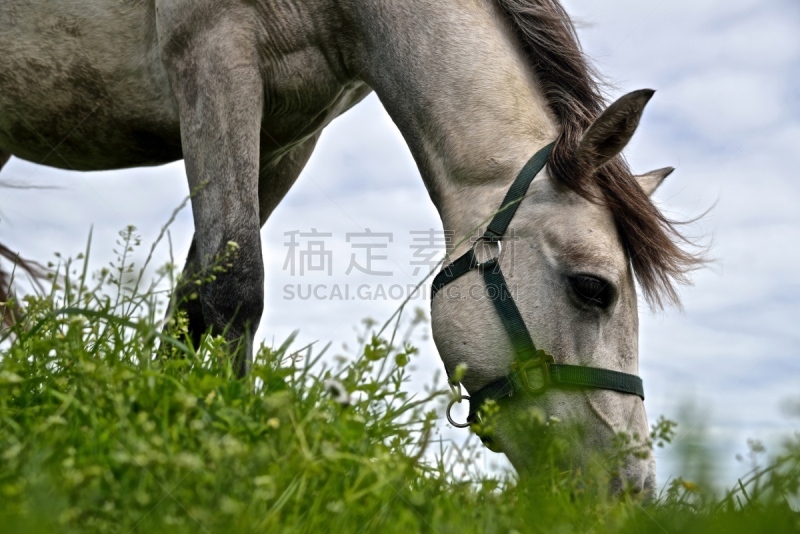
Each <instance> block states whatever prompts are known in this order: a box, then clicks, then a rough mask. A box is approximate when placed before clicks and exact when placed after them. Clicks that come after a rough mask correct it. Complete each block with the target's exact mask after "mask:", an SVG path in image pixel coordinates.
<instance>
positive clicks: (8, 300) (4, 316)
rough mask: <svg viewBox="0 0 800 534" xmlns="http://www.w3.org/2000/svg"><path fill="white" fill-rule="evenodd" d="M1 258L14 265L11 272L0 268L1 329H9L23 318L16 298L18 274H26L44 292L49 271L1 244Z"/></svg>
mask: <svg viewBox="0 0 800 534" xmlns="http://www.w3.org/2000/svg"><path fill="white" fill-rule="evenodd" d="M0 257H3V258H5V259H6V260H8V261H10V262H12V263H13V265H14V266H13V268H12V270H11V272H8V271H7V270H5V269H3V268H0V329H3V330H5V329H9V328H11V327H13V326H14V325H15V324H17V321H18V320H19V318H20V317H22V308H21V307H20V305H19V302H18V301H17V298H16V284H15V283H14V278H15V277H16V276H17V273H18V272H20V271H22V272H24V273H25V274H26V275H27V276H28V278H29V279H30V281H31V283H33V285H34V286H36V289H38V290H39V291H41V292H44V286H43V285H42V281H43V280H47V279H48V274H50V273H49V270H48V269H47V268H46V267H44V266H43V265H40V264H39V263H37V262H35V261H32V260H26V259H23V258H20V256H19V253H16V252H13V251H12V250H11V249H10V248H8V247H7V246H5V245H3V244H2V243H0Z"/></svg>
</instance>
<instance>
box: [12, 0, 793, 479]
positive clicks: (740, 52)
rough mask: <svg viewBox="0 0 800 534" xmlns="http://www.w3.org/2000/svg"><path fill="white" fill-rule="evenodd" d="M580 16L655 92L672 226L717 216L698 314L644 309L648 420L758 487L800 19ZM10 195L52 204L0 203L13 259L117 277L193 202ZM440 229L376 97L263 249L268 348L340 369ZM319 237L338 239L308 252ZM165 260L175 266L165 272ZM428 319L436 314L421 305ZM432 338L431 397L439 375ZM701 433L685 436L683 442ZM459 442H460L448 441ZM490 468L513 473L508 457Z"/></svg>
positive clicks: (786, 361) (788, 360) (729, 8)
mask: <svg viewBox="0 0 800 534" xmlns="http://www.w3.org/2000/svg"><path fill="white" fill-rule="evenodd" d="M565 3H566V7H567V9H568V11H569V12H570V13H571V14H572V15H573V17H574V18H575V19H576V20H577V21H578V22H579V24H580V26H579V34H580V37H581V40H582V42H583V45H584V47H585V49H586V51H587V53H588V54H589V55H590V56H591V57H592V58H593V59H594V61H595V63H596V65H597V66H598V69H599V70H600V72H602V73H603V74H604V75H605V76H606V77H607V78H608V79H609V80H610V81H611V82H613V83H614V84H615V87H616V89H615V90H614V92H613V95H612V96H614V97H616V96H619V95H620V94H622V93H625V92H628V91H631V90H634V89H639V88H643V87H651V88H654V89H657V93H656V96H655V97H654V99H653V100H652V101H651V103H650V105H649V106H648V109H647V112H646V113H645V117H644V119H643V121H642V124H641V126H640V128H639V130H638V132H637V135H636V137H635V138H634V140H633V142H632V143H631V144H630V145H629V147H628V148H627V150H626V155H627V157H628V158H629V160H630V162H631V164H632V166H633V168H634V169H635V170H636V171H640V172H643V171H647V170H650V169H653V168H658V167H664V166H667V165H671V166H675V167H677V171H676V172H675V173H674V174H673V175H672V176H670V178H669V179H668V181H667V182H666V183H665V185H664V186H662V188H661V189H659V191H658V192H657V194H656V197H655V198H656V201H657V203H658V204H659V206H661V207H662V209H664V210H665V211H666V212H667V213H669V214H670V215H671V216H673V217H675V218H684V219H686V218H690V217H694V216H697V215H699V214H701V213H703V212H704V211H705V210H707V209H708V208H710V207H713V209H711V211H710V212H709V213H708V214H707V215H706V216H705V217H703V218H702V220H701V221H700V222H698V223H696V224H694V225H691V226H690V227H689V228H688V230H689V231H690V233H691V234H692V235H694V236H698V237H700V238H701V239H703V240H705V241H706V242H711V243H712V245H713V248H712V256H713V258H714V260H715V261H714V263H712V264H711V265H710V266H709V267H708V268H706V269H704V270H703V271H700V272H698V273H697V274H696V275H695V276H694V282H695V283H694V286H692V287H688V288H685V289H683V290H682V292H681V294H682V297H683V303H684V309H683V310H682V311H681V310H678V309H674V308H673V309H668V310H666V311H665V312H659V313H652V312H650V311H649V310H647V309H646V308H644V307H642V308H641V310H640V312H641V329H640V336H641V343H640V365H641V375H642V377H643V378H644V381H645V387H646V392H647V402H646V406H647V410H648V413H649V414H650V417H651V419H653V420H654V419H655V417H656V416H658V415H660V414H664V415H666V416H668V417H673V418H676V417H678V415H679V413H680V408H681V406H682V404H685V403H686V402H688V401H691V402H692V403H693V406H694V407H695V408H694V409H693V413H695V414H699V415H700V419H701V420H702V421H704V422H703V423H702V424H697V423H695V424H694V430H703V431H704V432H705V433H706V434H708V436H710V438H711V439H712V440H713V442H714V444H715V445H716V446H717V447H718V450H719V454H718V455H717V457H718V458H719V461H720V463H721V469H722V471H723V473H724V474H725V476H726V477H727V478H728V479H731V478H732V477H733V475H734V474H736V473H740V472H742V471H743V470H744V469H745V466H743V465H741V464H737V462H736V461H735V460H734V455H735V454H736V453H737V452H745V451H746V444H745V440H746V439H747V438H749V437H757V438H761V439H764V440H765V441H767V442H770V443H771V442H774V441H775V440H776V439H777V436H780V435H782V434H786V433H787V432H790V431H793V430H794V431H796V430H797V429H798V427H800V420H798V419H797V418H794V419H791V418H788V417H787V416H786V413H785V410H782V405H783V403H784V402H785V401H786V400H787V399H791V398H793V397H794V398H795V399H797V397H798V396H800V329H799V328H798V327H797V323H798V315H799V312H800V281H798V279H797V274H798V268H797V264H798V261H800V251H799V250H798V245H797V243H800V180H798V177H797V176H796V174H797V172H796V168H797V155H796V154H797V149H798V147H800V37H799V35H800V5H799V4H798V3H797V2H796V1H795V0H784V1H779V0H770V1H763V0H725V1H722V0H703V1H697V0H692V1H689V0H681V1H677V0H675V1H670V2H667V1H664V0H661V1H652V0H649V1H646V2H641V1H639V2H633V1H623V0H615V1H607V2H588V1H585V0H571V1H569V2H565ZM0 178H2V180H3V181H4V182H6V183H11V184H28V185H30V184H34V185H40V186H50V187H52V189H46V190H10V189H6V190H2V191H0V217H2V220H0V231H1V232H2V241H3V242H5V243H6V244H7V245H9V246H11V248H12V249H14V250H19V251H20V252H21V253H22V254H23V255H24V256H26V257H30V258H36V259H41V260H47V259H50V258H52V254H53V253H54V252H55V251H60V252H61V253H62V254H64V255H75V254H77V253H78V252H80V251H82V250H83V249H84V247H85V244H86V239H87V236H88V234H89V230H90V228H91V227H92V226H94V242H93V248H94V251H95V252H94V256H93V260H92V265H93V266H94V267H95V268H99V267H100V266H102V265H104V264H105V263H106V262H108V261H109V260H110V259H111V258H112V257H113V254H112V252H111V251H112V248H113V244H114V240H115V238H116V233H117V232H118V231H119V230H120V229H121V228H123V227H124V226H126V225H128V224H133V225H136V226H137V227H138V228H139V231H140V233H141V234H142V236H143V238H144V242H145V243H146V244H148V245H149V243H150V242H152V240H153V239H154V238H155V236H156V235H157V233H158V229H159V227H160V226H161V225H162V224H163V223H164V222H165V221H166V220H167V218H168V217H169V215H170V213H171V212H172V210H173V209H174V208H175V207H177V206H178V205H179V204H180V202H181V201H182V199H183V198H184V197H185V196H186V195H187V193H188V190H187V186H186V183H185V175H184V170H183V166H182V164H180V163H175V164H171V165H167V166H164V167H160V168H155V169H135V170H128V171H115V172H105V173H91V174H81V173H74V172H65V171H56V170H52V169H48V168H44V167H40V166H36V165H33V164H31V163H27V162H23V161H20V160H12V162H11V163H9V164H8V165H7V166H6V168H5V170H4V171H3V173H2V175H0ZM440 229H441V224H440V222H439V220H438V217H437V215H436V212H435V210H434V208H433V206H432V204H431V203H430V201H429V200H428V197H427V193H426V192H425V190H424V188H423V186H422V182H421V180H420V179H419V174H418V172H417V170H416V168H415V165H414V162H413V160H412V158H411V156H410V154H409V152H408V149H407V148H406V147H405V145H404V143H403V140H402V138H401V136H400V134H399V132H398V131H397V129H396V128H395V127H394V125H393V124H392V122H391V121H390V119H389V118H388V116H387V115H386V113H385V112H384V111H383V108H382V107H381V105H380V103H379V102H378V100H377V98H375V97H374V96H371V97H369V98H368V99H367V100H366V101H364V102H363V103H362V104H360V105H359V106H357V107H356V108H355V109H353V110H352V111H350V112H349V113H348V114H347V115H345V116H344V117H341V118H340V119H338V120H337V121H336V122H335V123H334V124H333V125H331V126H330V127H329V128H328V129H327V131H326V132H325V134H324V135H323V138H322V141H321V143H320V145H319V147H318V148H317V150H316V152H315V154H314V156H313V158H312V160H311V162H310V163H309V165H308V167H307V169H306V170H305V172H304V173H303V175H302V176H301V177H300V179H299V180H298V182H297V184H296V185H295V187H294V188H293V189H292V191H291V192H290V193H289V195H288V196H287V198H286V200H285V201H284V203H283V204H282V205H281V206H280V207H279V209H278V210H277V211H276V213H275V214H274V216H273V217H272V219H271V220H270V221H269V223H268V224H267V226H266V228H265V229H264V230H263V231H262V236H263V239H264V244H265V260H266V262H267V282H266V289H267V309H266V312H265V315H264V319H263V322H262V325H261V328H260V330H259V337H260V338H261V339H263V340H265V341H266V342H267V343H280V342H281V341H282V340H283V339H285V338H286V336H288V335H289V334H290V333H291V332H292V331H294V330H296V329H300V340H299V341H298V347H299V346H300V345H302V344H305V343H308V342H311V341H317V342H318V343H319V344H320V345H324V344H326V343H328V342H330V343H332V350H333V352H334V353H335V352H343V351H344V350H343V349H342V346H343V344H349V345H350V346H352V345H353V344H354V340H355V332H356V328H357V326H358V325H359V322H360V321H361V320H362V319H363V318H365V317H372V318H375V319H377V320H385V319H386V318H388V317H389V315H390V314H391V313H392V312H393V311H394V310H395V308H396V307H397V303H398V299H397V298H392V297H400V296H401V293H402V296H405V288H406V287H407V286H408V285H411V284H415V283H416V282H418V281H419V280H420V278H421V276H422V275H423V273H424V272H425V270H426V269H425V268H424V266H421V265H416V264H415V263H414V262H415V261H417V260H421V259H422V257H421V256H420V254H423V253H424V252H427V251H428V249H424V247H425V244H424V243H425V234H424V233H417V234H412V233H411V232H426V231H431V230H433V231H434V232H438V231H439V230H440ZM367 230H369V231H371V232H373V233H387V234H390V235H391V241H390V239H389V237H388V236H387V237H378V238H376V237H373V238H371V239H370V241H371V242H373V243H374V242H379V243H382V244H385V245H386V246H385V248H381V249H372V250H371V253H372V254H373V262H372V264H371V265H370V266H369V267H370V268H371V269H372V270H373V271H380V272H387V273H391V274H390V275H386V276H384V275H378V274H367V273H362V272H361V271H359V269H358V267H351V262H352V259H353V257H352V255H353V254H355V255H356V258H355V259H356V261H357V262H358V264H359V265H360V266H361V267H365V265H364V264H365V263H366V260H365V254H366V253H367V250H366V249H364V248H359V247H357V246H356V245H358V244H359V243H364V242H365V241H364V238H360V237H359V236H358V235H353V234H358V233H364V232H366V231H367ZM314 231H316V232H317V233H322V234H331V235H330V236H327V237H316V238H312V237H308V236H307V235H305V236H304V235H303V234H309V233H312V232H314ZM287 232H289V233H291V232H299V233H298V234H297V235H296V241H297V242H298V244H299V245H300V248H296V249H294V250H292V249H291V248H290V247H289V246H287V244H286V243H287V242H289V241H290V240H291V236H290V235H287ZM191 233H192V224H191V216H190V214H189V213H188V212H184V213H182V214H181V215H180V216H179V217H178V219H177V221H176V222H175V224H174V225H173V226H172V240H173V243H174V244H175V252H176V255H177V256H178V258H179V259H180V260H182V258H183V255H184V254H185V250H186V247H187V246H188V243H189V241H190V239H191ZM348 234H349V235H348ZM348 237H349V241H348ZM314 241H321V242H322V243H323V246H324V249H325V250H326V251H330V253H331V255H330V260H331V274H330V275H328V274H327V272H326V271H325V270H323V271H307V272H305V273H304V276H302V277H300V276H299V265H300V262H301V261H302V258H300V256H299V251H301V250H306V249H307V247H308V246H310V245H313V243H312V242H314ZM415 247H417V248H415ZM141 256H143V254H142V255H141ZM381 256H383V257H385V258H380V257H381ZM168 258H169V256H168V250H167V249H166V248H164V247H162V248H160V249H159V251H158V253H157V255H156V262H157V263H165V262H166V261H167V260H168ZM317 259H318V258H317ZM140 260H141V258H140ZM287 260H288V261H287ZM292 260H294V262H295V263H294V268H295V273H294V275H293V274H292V272H291V271H292V269H291V268H292V266H293V265H292ZM326 267H327V265H326ZM418 268H419V269H418ZM417 269H418V272H416V273H415V270H417ZM348 270H349V272H348ZM298 284H300V287H299V288H298ZM309 284H311V285H312V286H314V287H317V286H319V285H320V284H325V285H326V286H327V287H326V289H325V290H318V296H322V297H326V298H323V299H318V298H316V297H312V298H311V299H303V298H301V297H302V296H305V295H304V292H307V291H308V285H309ZM360 286H363V288H362V290H361V293H360V294H348V295H346V296H347V297H352V296H355V299H347V298H343V297H345V295H344V294H342V296H338V297H337V294H336V293H335V291H336V289H335V288H338V290H340V291H342V292H344V291H350V292H351V293H357V292H358V288H359V287H360ZM345 288H349V289H345ZM384 294H385V298H384ZM414 305H416V306H419V307H422V308H424V309H425V310H427V309H428V304H427V300H426V299H424V298H422V297H420V298H418V299H416V300H414ZM793 325H794V326H793ZM426 328H427V327H426ZM425 334H426V332H421V339H420V340H419V344H420V347H421V349H422V355H421V358H420V361H419V363H418V365H417V368H418V370H417V373H416V377H417V383H416V386H415V387H414V389H419V388H420V387H421V386H422V385H423V384H429V383H430V382H431V380H432V377H433V375H434V373H435V372H436V371H437V370H440V369H441V365H440V362H439V359H438V356H437V353H436V351H435V348H434V347H433V344H432V342H430V341H429V340H425V339H423V338H424V337H425ZM690 426H692V425H688V424H687V425H684V427H683V429H684V435H685V431H686V430H688V429H689V427H690ZM442 433H443V435H444V436H445V437H447V438H458V437H459V436H463V434H462V433H457V432H454V431H453V430H451V429H448V428H446V425H443V428H442ZM681 439H683V438H681ZM659 460H660V463H659V480H660V481H661V482H665V481H666V480H667V479H668V478H669V477H670V476H675V475H677V474H678V473H679V468H678V467H677V466H676V465H675V462H674V460H673V458H672V457H671V456H670V454H669V453H664V454H661V455H660V456H659ZM491 463H499V464H502V461H501V460H499V459H498V457H497V456H492V457H491ZM487 465H489V461H487Z"/></svg>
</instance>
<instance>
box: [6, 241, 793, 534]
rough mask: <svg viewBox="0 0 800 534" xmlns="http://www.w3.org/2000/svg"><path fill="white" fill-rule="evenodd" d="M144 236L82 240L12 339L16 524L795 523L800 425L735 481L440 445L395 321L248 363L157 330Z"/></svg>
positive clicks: (594, 527) (326, 528)
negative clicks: (652, 491) (486, 454)
mask: <svg viewBox="0 0 800 534" xmlns="http://www.w3.org/2000/svg"><path fill="white" fill-rule="evenodd" d="M136 242H137V238H136V236H135V234H134V233H133V230H132V229H128V230H127V231H126V232H123V234H122V237H121V240H120V242H119V243H118V245H119V248H118V251H119V252H118V254H119V260H118V262H117V264H116V265H115V266H112V267H111V268H110V269H106V270H104V271H103V272H100V273H95V274H94V275H91V274H89V273H87V270H86V267H85V265H86V259H85V258H81V259H79V261H78V262H71V261H63V262H62V263H61V264H60V265H58V266H56V268H57V269H58V271H59V273H60V274H59V276H58V278H57V282H58V284H56V286H57V288H56V289H54V290H53V292H52V293H51V294H49V295H44V296H34V297H27V298H26V302H25V309H26V315H25V316H24V317H23V320H22V323H21V324H20V326H19V327H18V328H17V330H16V331H15V335H14V336H12V337H9V338H7V339H6V340H5V342H4V343H3V345H2V347H3V349H2V352H1V353H0V532H2V533H5V532H8V533H27V532H148V533H150V532H170V533H173V532H232V531H236V532H377V531H380V532H404V533H407V532H436V533H447V532H481V533H483V532H502V533H508V532H565V533H568V532H660V533H663V532H669V533H671V532H725V533H728V532H731V533H736V532H748V533H749V532H754V531H769V532H800V514H799V513H798V512H797V511H796V510H797V503H798V497H800V440H798V438H797V436H795V437H794V438H793V439H791V440H787V442H786V445H785V448H784V450H783V451H782V452H781V454H780V455H778V456H776V457H773V458H772V459H770V460H769V461H768V462H766V463H765V464H764V465H763V466H761V467H758V466H757V465H754V469H753V471H752V472H751V473H750V474H749V475H748V477H747V478H745V479H742V480H741V481H740V482H739V484H738V485H737V487H735V488H732V489H731V490H730V491H728V492H724V493H721V494H720V493H718V492H714V491H712V490H711V489H710V488H711V486H712V485H713V481H703V480H696V481H694V482H690V481H687V480H684V479H677V480H674V481H672V483H671V484H670V485H669V486H668V487H667V488H666V489H665V490H664V491H663V492H662V493H661V494H660V495H658V496H657V497H656V499H654V500H653V501H651V502H643V501H642V500H641V498H639V497H636V496H634V495H627V494H623V495H621V496H613V495H609V494H608V493H607V489H606V488H607V487H608V481H609V477H610V476H611V473H609V471H608V470H606V469H597V470H595V471H587V472H583V473H574V472H564V471H561V470H559V469H558V468H557V467H556V465H557V452H558V447H557V446H556V445H553V450H552V451H550V452H552V454H541V457H542V458H543V466H542V467H543V468H542V470H541V472H540V473H539V474H538V475H536V476H532V477H530V478H529V479H525V480H517V479H516V478H515V477H512V476H505V475H490V474H486V473H483V472H481V471H480V470H479V469H477V468H476V465H475V463H474V459H475V458H476V455H477V454H478V453H479V452H480V451H479V449H478V448H477V447H476V448H470V446H467V448H466V449H465V450H462V451H460V454H457V455H444V454H443V452H442V451H441V450H439V451H438V452H437V447H438V446H439V445H437V444H436V443H435V442H433V441H432V440H431V430H432V428H433V424H434V421H435V420H436V419H437V418H438V417H440V415H438V414H437V408H439V407H440V406H441V401H442V399H445V398H446V397H447V395H449V393H445V392H442V391H435V390H434V389H433V388H430V389H429V390H428V391H427V393H426V394H424V395H421V396H417V397H413V396H411V395H409V394H408V393H407V392H406V382H407V380H408V365H409V363H410V362H412V361H413V360H414V358H416V357H418V355H417V351H416V349H414V347H412V346H411V345H410V344H409V343H408V339H410V338H408V337H407V336H401V335H400V334H399V333H398V331H397V329H395V330H394V331H393V332H389V333H388V334H387V335H386V336H384V337H381V336H378V335H375V333H374V328H373V325H372V324H371V323H367V324H366V330H365V332H364V335H363V336H362V338H361V346H360V347H359V348H358V350H357V351H356V353H355V354H353V355H351V356H349V357H339V356H337V357H335V358H329V357H323V355H324V353H325V351H324V350H316V349H315V348H314V347H306V348H301V349H294V348H292V339H289V340H287V342H286V343H284V344H283V345H281V346H280V347H274V348H268V347H261V348H260V350H259V351H258V353H257V355H256V357H255V362H254V366H253V371H252V373H251V374H250V376H249V377H248V378H247V379H245V380H236V379H234V377H233V375H232V372H231V368H230V365H229V361H230V358H229V355H228V354H227V353H226V348H225V345H224V343H223V342H222V340H221V339H219V338H213V337H208V338H206V340H205V341H204V343H203V345H202V346H201V347H192V346H191V344H190V343H189V342H188V340H187V338H186V336H185V321H184V320H182V318H180V317H178V318H176V320H175V321H173V323H172V324H171V325H170V327H169V328H168V329H167V332H166V333H162V325H161V324H160V323H159V318H160V317H161V312H160V310H159V309H158V305H157V304H158V302H160V300H163V294H161V293H160V292H158V291H156V290H155V287H156V286H157V285H158V284H157V283H156V284H155V285H151V286H148V287H147V288H145V289H141V283H142V280H143V278H142V276H140V275H137V274H136V273H135V272H134V271H133V268H132V265H129V260H128V257H129V254H130V252H131V249H132V248H133V247H134V246H135V245H136ZM87 255H88V251H87ZM151 256H152V254H151ZM173 272H174V271H173V269H171V268H165V269H162V270H161V271H159V273H158V277H159V278H158V279H157V282H158V280H159V279H163V280H171V279H172V273H173ZM422 320H424V317H423V316H421V315H420V314H417V315H416V316H415V317H414V318H413V319H412V320H411V321H410V324H409V325H408V326H409V327H410V328H413V326H414V325H415V324H418V323H419V322H420V321H422ZM672 425H673V424H672V423H671V422H669V421H665V420H663V419H662V420H660V422H659V423H658V424H657V425H656V428H654V434H653V436H652V437H653V441H654V442H657V443H658V442H661V443H662V444H663V443H664V442H666V441H669V439H670V437H671V436H672V434H673V427H672ZM620 441H621V447H624V439H621V440H620ZM546 452H547V451H546ZM758 452H759V451H758V447H757V445H754V454H755V453H758ZM445 457H447V460H446V461H445V460H444V458H445ZM607 465H608V464H607ZM612 471H613V470H612ZM792 504H794V509H793V508H792Z"/></svg>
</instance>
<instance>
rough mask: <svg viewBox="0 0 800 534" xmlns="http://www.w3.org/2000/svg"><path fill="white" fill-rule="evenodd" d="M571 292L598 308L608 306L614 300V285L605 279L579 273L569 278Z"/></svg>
mask: <svg viewBox="0 0 800 534" xmlns="http://www.w3.org/2000/svg"><path fill="white" fill-rule="evenodd" d="M569 283H570V286H571V287H572V292H573V293H575V296H577V297H578V299H579V300H580V301H581V302H582V303H583V304H586V305H589V306H596V307H598V308H602V309H605V308H608V307H609V306H610V305H611V301H612V300H614V286H612V285H611V284H610V283H609V282H606V281H605V280H601V279H600V278H595V277H594V276H588V275H585V274H579V275H577V276H571V277H570V278H569Z"/></svg>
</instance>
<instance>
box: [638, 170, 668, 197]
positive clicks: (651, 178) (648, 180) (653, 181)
mask: <svg viewBox="0 0 800 534" xmlns="http://www.w3.org/2000/svg"><path fill="white" fill-rule="evenodd" d="M674 170H675V168H674V167H664V168H663V169H656V170H654V171H650V172H648V173H645V174H640V175H638V176H636V177H635V178H636V181H637V182H639V185H640V186H642V189H644V192H645V194H646V195H647V196H650V195H652V194H653V193H654V192H655V190H656V189H658V186H659V185H661V182H663V181H664V178H666V177H667V176H669V175H670V174H672V171H674Z"/></svg>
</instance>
